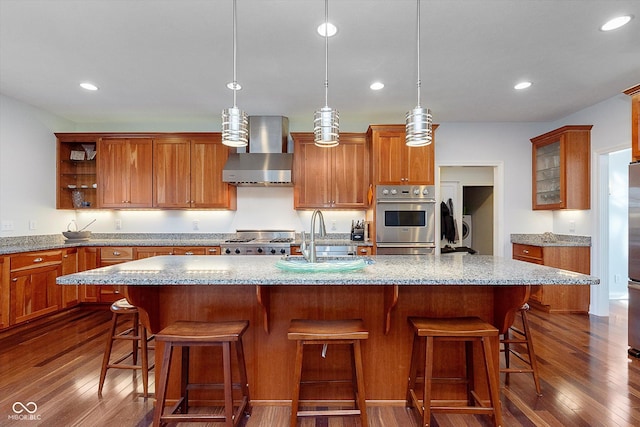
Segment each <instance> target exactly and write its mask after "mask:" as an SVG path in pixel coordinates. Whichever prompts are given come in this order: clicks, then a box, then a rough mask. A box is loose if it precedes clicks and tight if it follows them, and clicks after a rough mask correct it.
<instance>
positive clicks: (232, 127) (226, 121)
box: [222, 0, 249, 147]
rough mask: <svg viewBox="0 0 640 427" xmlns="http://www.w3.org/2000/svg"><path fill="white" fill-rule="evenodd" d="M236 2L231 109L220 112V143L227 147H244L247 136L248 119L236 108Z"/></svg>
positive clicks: (234, 5)
mask: <svg viewBox="0 0 640 427" xmlns="http://www.w3.org/2000/svg"><path fill="white" fill-rule="evenodd" d="M236 51H237V47H236V0H233V82H232V83H231V85H227V86H230V88H231V89H232V90H233V107H231V108H225V109H224V110H222V143H223V144H224V145H228V146H229V147H245V146H246V145H247V143H248V136H249V130H248V129H249V118H248V117H247V114H246V113H245V112H244V111H242V110H241V109H239V108H238V107H237V106H236V91H237V90H238V89H240V85H239V84H238V81H237V79H236V56H237V55H236Z"/></svg>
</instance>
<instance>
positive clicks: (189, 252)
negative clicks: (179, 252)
mask: <svg viewBox="0 0 640 427" xmlns="http://www.w3.org/2000/svg"><path fill="white" fill-rule="evenodd" d="M184 254H185V255H193V252H191V251H188V252H185V253H184Z"/></svg>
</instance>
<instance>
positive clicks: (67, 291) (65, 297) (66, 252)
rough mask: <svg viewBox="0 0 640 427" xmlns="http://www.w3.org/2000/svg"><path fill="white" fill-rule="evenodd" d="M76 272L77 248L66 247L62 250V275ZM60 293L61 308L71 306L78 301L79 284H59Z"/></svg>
mask: <svg viewBox="0 0 640 427" xmlns="http://www.w3.org/2000/svg"><path fill="white" fill-rule="evenodd" d="M77 272H78V249H77V248H68V249H63V250H62V275H66V274H73V273H77ZM60 293H61V294H62V308H68V307H73V306H74V305H78V303H79V302H80V291H79V286H77V285H76V286H72V285H64V286H60Z"/></svg>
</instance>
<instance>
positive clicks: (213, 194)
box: [190, 135, 236, 209]
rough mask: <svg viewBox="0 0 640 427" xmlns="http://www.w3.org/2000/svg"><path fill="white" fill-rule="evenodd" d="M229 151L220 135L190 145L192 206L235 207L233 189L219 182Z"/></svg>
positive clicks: (193, 141) (233, 187) (195, 141)
mask: <svg viewBox="0 0 640 427" xmlns="http://www.w3.org/2000/svg"><path fill="white" fill-rule="evenodd" d="M228 157H229V149H228V148H227V147H226V146H225V145H223V144H222V141H221V139H220V135H214V136H211V137H210V138H206V139H195V140H192V142H191V198H190V200H191V207H192V208H199V209H201V208H221V209H235V208H236V187H235V186H233V185H229V184H227V183H225V182H223V181H222V169H223V168H224V164H225V163H226V162H227V158H228Z"/></svg>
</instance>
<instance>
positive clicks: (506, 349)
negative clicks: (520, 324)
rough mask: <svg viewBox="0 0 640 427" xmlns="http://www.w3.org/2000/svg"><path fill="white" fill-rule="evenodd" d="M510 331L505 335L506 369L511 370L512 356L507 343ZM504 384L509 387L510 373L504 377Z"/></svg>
mask: <svg viewBox="0 0 640 427" xmlns="http://www.w3.org/2000/svg"><path fill="white" fill-rule="evenodd" d="M509 332H510V329H507V330H506V331H505V333H504V341H505V342H504V367H505V368H507V369H509V356H510V355H511V350H510V349H509V343H508V342H507V341H508V340H509V339H510V338H509ZM504 384H505V385H509V372H506V373H505V375H504Z"/></svg>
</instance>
